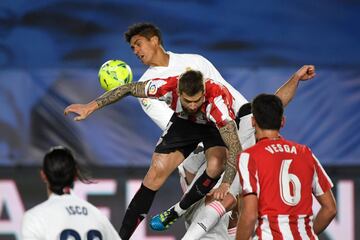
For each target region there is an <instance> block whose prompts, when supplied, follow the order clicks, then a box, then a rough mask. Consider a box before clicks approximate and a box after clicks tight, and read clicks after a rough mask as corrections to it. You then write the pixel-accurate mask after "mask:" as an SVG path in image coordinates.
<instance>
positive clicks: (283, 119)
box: [280, 116, 285, 128]
mask: <svg viewBox="0 0 360 240" xmlns="http://www.w3.org/2000/svg"><path fill="white" fill-rule="evenodd" d="M284 125H285V117H284V116H283V117H282V118H281V125H280V128H283V127H284Z"/></svg>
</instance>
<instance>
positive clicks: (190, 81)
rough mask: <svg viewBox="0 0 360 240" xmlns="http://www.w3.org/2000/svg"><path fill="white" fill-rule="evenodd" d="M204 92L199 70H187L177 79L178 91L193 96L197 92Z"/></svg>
mask: <svg viewBox="0 0 360 240" xmlns="http://www.w3.org/2000/svg"><path fill="white" fill-rule="evenodd" d="M200 91H202V92H204V80H203V75H202V73H201V72H200V71H194V70H189V71H186V72H185V73H183V74H182V75H181V76H180V79H179V93H180V94H181V93H183V92H184V93H186V94H187V95H189V96H194V95H195V94H197V93H198V92H200Z"/></svg>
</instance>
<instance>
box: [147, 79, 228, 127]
mask: <svg viewBox="0 0 360 240" xmlns="http://www.w3.org/2000/svg"><path fill="white" fill-rule="evenodd" d="M178 78H179V77H178V76H175V77H169V78H165V79H160V78H156V79H152V80H149V81H148V82H147V84H146V89H145V92H146V94H147V96H148V97H149V98H155V99H158V100H161V101H165V103H166V104H167V105H168V106H169V107H170V108H171V109H172V110H173V111H175V113H176V114H177V116H178V117H180V118H183V119H188V120H190V121H193V122H196V123H200V124H209V123H213V124H215V125H216V126H217V127H218V128H221V127H223V126H224V125H225V124H226V123H227V122H229V121H232V120H234V119H235V109H234V104H233V102H234V98H233V96H232V95H231V93H230V92H229V90H228V89H227V88H226V87H225V86H223V85H222V84H220V83H218V82H214V81H213V80H211V79H206V80H205V101H204V103H203V104H202V106H201V108H200V111H199V112H198V113H196V114H194V115H189V114H187V112H186V111H184V110H183V108H182V105H181V102H180V98H179V95H178V93H177V87H178Z"/></svg>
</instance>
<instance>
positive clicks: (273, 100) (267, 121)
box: [251, 94, 284, 130]
mask: <svg viewBox="0 0 360 240" xmlns="http://www.w3.org/2000/svg"><path fill="white" fill-rule="evenodd" d="M251 110H252V113H253V115H254V118H255V120H256V123H257V124H258V126H259V127H260V128H261V129H269V130H279V129H280V127H281V120H282V117H283V113H284V107H283V104H282V102H281V100H280V98H279V97H278V96H276V95H273V94H260V95H258V96H256V97H255V98H254V100H253V101H252V104H251Z"/></svg>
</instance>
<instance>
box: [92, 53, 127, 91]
mask: <svg viewBox="0 0 360 240" xmlns="http://www.w3.org/2000/svg"><path fill="white" fill-rule="evenodd" d="M132 79H133V75H132V71H131V68H130V66H129V65H127V64H126V62H124V61H121V60H109V61H107V62H105V63H104V64H103V65H102V66H101V67H100V69H99V82H100V85H101V87H102V88H103V89H104V90H106V91H109V90H111V89H114V88H116V87H119V86H121V85H124V84H127V83H131V82H132Z"/></svg>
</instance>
